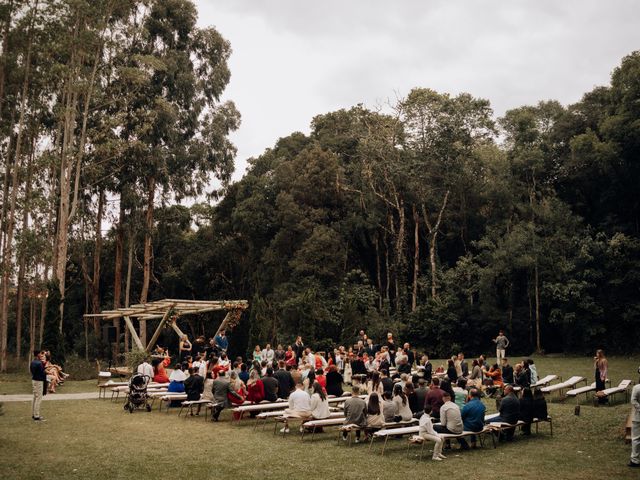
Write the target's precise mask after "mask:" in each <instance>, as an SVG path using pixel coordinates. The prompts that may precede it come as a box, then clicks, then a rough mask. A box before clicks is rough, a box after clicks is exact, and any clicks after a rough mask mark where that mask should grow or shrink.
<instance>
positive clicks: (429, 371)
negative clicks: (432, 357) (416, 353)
mask: <svg viewBox="0 0 640 480" xmlns="http://www.w3.org/2000/svg"><path fill="white" fill-rule="evenodd" d="M420 363H421V364H422V368H423V369H424V372H423V377H424V379H425V381H426V382H427V384H429V383H431V378H432V377H433V365H432V364H431V362H430V361H429V357H428V356H427V355H423V356H422V360H421V361H420Z"/></svg>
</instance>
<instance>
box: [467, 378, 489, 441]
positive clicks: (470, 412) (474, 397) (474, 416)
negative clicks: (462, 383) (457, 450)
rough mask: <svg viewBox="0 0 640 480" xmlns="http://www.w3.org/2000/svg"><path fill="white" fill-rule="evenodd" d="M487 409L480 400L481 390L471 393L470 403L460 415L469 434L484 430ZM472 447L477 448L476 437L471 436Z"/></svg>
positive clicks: (475, 389) (472, 390)
mask: <svg viewBox="0 0 640 480" xmlns="http://www.w3.org/2000/svg"><path fill="white" fill-rule="evenodd" d="M486 411H487V407H485V406H484V403H482V401H481V400H480V390H478V389H477V388H472V389H471V390H470V391H469V401H468V402H467V403H466V404H465V405H464V407H462V409H461V411H460V414H461V416H462V423H463V426H464V429H465V430H466V431H468V432H481V431H482V430H483V429H484V414H485V412H486ZM471 446H472V447H473V448H476V436H475V435H472V436H471Z"/></svg>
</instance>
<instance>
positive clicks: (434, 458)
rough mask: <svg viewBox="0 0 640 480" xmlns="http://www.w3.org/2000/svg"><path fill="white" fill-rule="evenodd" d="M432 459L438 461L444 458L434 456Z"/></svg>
mask: <svg viewBox="0 0 640 480" xmlns="http://www.w3.org/2000/svg"><path fill="white" fill-rule="evenodd" d="M431 460H435V461H436V462H441V461H442V459H441V458H440V457H432V458H431Z"/></svg>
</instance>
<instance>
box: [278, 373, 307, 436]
mask: <svg viewBox="0 0 640 480" xmlns="http://www.w3.org/2000/svg"><path fill="white" fill-rule="evenodd" d="M284 413H285V415H287V416H289V417H294V418H301V419H302V420H308V419H309V418H310V417H311V397H310V396H309V394H308V393H307V392H305V391H304V386H303V385H302V384H301V383H298V384H296V389H295V391H294V392H293V393H292V394H291V395H289V408H287V409H286V410H285V411H284ZM280 432H281V433H289V423H288V422H287V421H286V420H285V423H284V427H283V428H282V429H281V430H280Z"/></svg>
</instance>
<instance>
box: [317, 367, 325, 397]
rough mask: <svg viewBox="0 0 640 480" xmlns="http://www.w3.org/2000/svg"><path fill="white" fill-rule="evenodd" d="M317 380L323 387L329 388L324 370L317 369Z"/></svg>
mask: <svg viewBox="0 0 640 480" xmlns="http://www.w3.org/2000/svg"><path fill="white" fill-rule="evenodd" d="M316 382H318V383H319V384H320V385H321V386H322V388H324V389H325V391H326V389H327V377H325V376H324V370H322V369H321V368H318V369H317V370H316Z"/></svg>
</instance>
